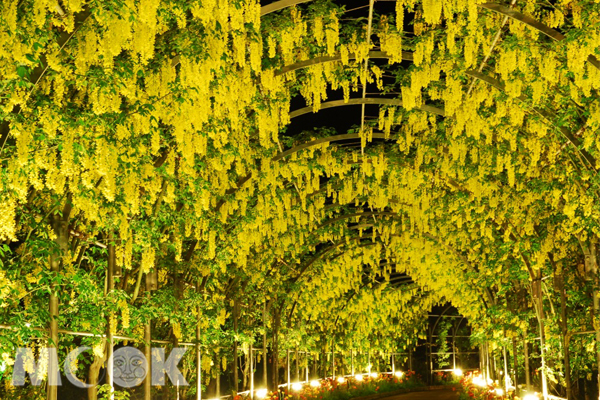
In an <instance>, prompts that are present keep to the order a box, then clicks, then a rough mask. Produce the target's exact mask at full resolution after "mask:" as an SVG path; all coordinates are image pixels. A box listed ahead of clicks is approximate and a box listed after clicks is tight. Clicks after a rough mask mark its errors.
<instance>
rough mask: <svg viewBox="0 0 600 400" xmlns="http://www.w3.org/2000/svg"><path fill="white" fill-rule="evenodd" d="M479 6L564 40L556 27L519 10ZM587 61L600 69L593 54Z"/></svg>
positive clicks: (550, 36) (487, 4) (492, 4)
mask: <svg viewBox="0 0 600 400" xmlns="http://www.w3.org/2000/svg"><path fill="white" fill-rule="evenodd" d="M479 7H481V8H484V9H486V10H490V11H493V12H496V13H498V14H501V15H504V16H505V17H509V18H512V19H514V20H515V21H519V22H522V23H524V24H525V25H528V26H530V27H532V28H533V29H535V30H537V31H538V32H540V33H542V34H543V35H546V36H547V37H549V38H550V39H552V40H554V41H557V42H560V41H562V40H564V39H565V37H566V36H565V35H563V34H562V33H560V32H559V31H557V30H556V29H552V28H550V27H549V26H548V25H546V24H543V23H541V22H539V21H538V20H536V19H534V18H531V17H529V16H527V15H525V14H521V13H520V12H518V11H515V10H513V9H511V8H508V7H506V6H504V5H502V4H497V3H483V4H479ZM587 61H588V62H589V63H590V64H592V65H593V66H594V67H596V68H598V69H600V62H599V61H598V59H597V58H596V57H595V56H594V55H591V54H590V55H589V56H588V58H587Z"/></svg>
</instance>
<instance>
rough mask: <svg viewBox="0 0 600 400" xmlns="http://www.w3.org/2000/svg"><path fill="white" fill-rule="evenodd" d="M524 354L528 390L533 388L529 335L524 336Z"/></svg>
mask: <svg viewBox="0 0 600 400" xmlns="http://www.w3.org/2000/svg"><path fill="white" fill-rule="evenodd" d="M525 335H527V334H525ZM523 354H524V355H525V385H526V386H527V390H531V377H530V376H529V347H528V344H527V336H525V337H524V338H523Z"/></svg>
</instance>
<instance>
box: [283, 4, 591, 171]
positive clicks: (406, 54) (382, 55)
mask: <svg viewBox="0 0 600 400" xmlns="http://www.w3.org/2000/svg"><path fill="white" fill-rule="evenodd" d="M486 4H488V5H489V4H492V5H495V4H493V3H486ZM504 8H506V7H503V6H500V7H499V9H502V10H503V9H504ZM489 9H490V10H494V11H496V8H489ZM508 11H509V12H511V13H513V14H519V13H517V12H514V11H513V10H511V9H508ZM498 12H499V11H498ZM519 15H522V14H519ZM523 17H524V18H526V19H529V20H532V21H534V20H533V19H531V18H529V17H526V16H523ZM540 25H542V26H545V25H543V24H540ZM548 29H550V31H554V30H553V29H551V28H548ZM554 32H556V33H557V34H560V33H559V32H558V31H554ZM560 35H562V34H560ZM563 38H564V36H563ZM561 40H562V39H561ZM371 53H374V54H375V58H389V56H388V55H387V54H386V53H384V52H381V51H377V52H375V51H373V52H369V54H371ZM590 57H591V58H593V59H594V60H595V63H596V64H594V65H596V66H597V67H599V68H600V63H599V62H598V60H596V59H595V58H594V57H593V56H590ZM340 58H341V56H339V55H336V56H333V57H316V58H312V59H309V60H305V61H301V62H298V63H295V64H291V65H289V66H285V67H283V68H282V69H281V70H280V71H283V72H282V73H285V72H288V71H291V70H296V69H300V68H304V67H306V66H309V65H315V64H319V63H323V62H330V61H335V60H338V59H340ZM402 58H403V59H405V60H412V59H413V57H412V54H411V53H409V52H404V51H403V52H402ZM588 61H589V60H588ZM592 61H593V60H592ZM592 61H590V62H592ZM592 63H593V62H592ZM465 74H466V75H468V76H470V77H471V78H474V79H477V80H480V81H483V82H485V83H487V84H489V85H491V86H493V87H494V88H496V89H498V90H499V91H501V92H506V88H505V86H504V84H503V83H502V82H500V81H499V80H497V79H494V78H492V77H490V76H487V75H485V74H483V73H481V72H479V71H475V70H467V71H465ZM372 99H373V98H372ZM517 99H518V100H520V101H522V102H525V101H527V97H525V96H524V95H521V96H519V97H517ZM359 100H361V99H350V101H349V102H348V103H342V101H341V100H334V101H329V102H325V103H323V104H322V105H321V109H326V108H330V107H338V106H341V105H348V104H350V102H351V101H352V102H353V101H359ZM381 100H383V101H384V102H386V103H371V102H367V103H361V102H358V103H354V102H353V103H352V104H387V105H396V106H400V107H401V106H402V101H401V100H398V99H381ZM369 101H371V100H369ZM387 101H389V102H395V103H397V104H390V103H387ZM418 108H419V109H421V110H422V111H426V112H434V113H437V114H438V115H441V116H444V114H443V110H441V109H438V108H436V107H431V106H428V105H423V106H421V107H418ZM434 109H435V110H434ZM533 110H534V111H535V112H536V113H537V114H538V115H540V116H541V117H542V118H544V119H546V120H548V121H549V122H552V121H551V119H553V118H555V117H556V115H555V114H554V113H552V112H548V111H545V110H542V109H540V108H534V109H533ZM311 111H312V107H304V108H301V109H298V110H295V111H292V112H291V113H290V119H291V118H295V117H297V116H300V115H304V114H308V113H309V112H311ZM436 111H437V112H436ZM440 111H441V113H440ZM559 129H560V131H561V133H562V134H563V136H564V137H565V138H566V139H567V140H568V141H569V142H570V143H571V144H572V145H573V146H574V147H575V149H576V150H577V151H578V152H579V153H580V154H581V156H582V157H583V158H584V159H585V160H586V161H587V162H588V163H589V164H590V166H591V167H592V169H593V170H594V171H595V170H596V167H595V166H596V160H595V158H594V157H593V156H592V155H591V154H589V152H587V151H586V150H585V149H581V142H580V141H579V139H577V137H576V136H575V135H573V134H572V133H571V132H570V131H569V130H568V129H567V128H565V127H564V126H560V127H559Z"/></svg>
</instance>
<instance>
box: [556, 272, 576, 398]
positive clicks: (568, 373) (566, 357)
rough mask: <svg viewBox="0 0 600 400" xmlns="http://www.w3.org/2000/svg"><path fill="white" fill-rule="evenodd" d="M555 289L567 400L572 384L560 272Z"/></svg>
mask: <svg viewBox="0 0 600 400" xmlns="http://www.w3.org/2000/svg"><path fill="white" fill-rule="evenodd" d="M555 281H556V286H557V289H558V291H559V293H560V329H561V333H562V339H563V351H564V368H565V383H566V388H567V400H571V399H572V398H573V383H572V382H571V352H570V351H569V327H568V325H567V296H566V293H565V282H564V276H563V272H562V268H561V270H560V271H557V273H556V275H555Z"/></svg>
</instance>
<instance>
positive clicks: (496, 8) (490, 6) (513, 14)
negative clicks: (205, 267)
mask: <svg viewBox="0 0 600 400" xmlns="http://www.w3.org/2000/svg"><path fill="white" fill-rule="evenodd" d="M309 1H311V0H280V1H275V2H273V3H271V4H268V5H266V6H263V7H261V16H264V15H267V14H269V13H272V12H274V11H277V10H281V9H284V8H287V7H290V6H293V5H297V4H301V3H306V2H309ZM479 6H480V7H481V8H483V9H487V10H490V11H493V12H497V13H499V14H502V15H505V16H507V17H510V18H512V19H514V20H516V21H519V22H522V23H525V24H527V25H529V26H530V27H532V28H533V29H536V30H537V31H539V32H540V33H542V34H544V35H546V36H548V37H550V38H551V39H552V40H555V41H562V40H563V39H564V38H565V36H564V35H563V34H562V33H560V32H558V31H557V30H555V29H552V28H550V27H548V26H547V25H545V24H543V23H541V22H539V21H537V20H535V19H533V18H531V17H528V16H526V15H524V14H521V13H519V12H517V11H515V10H512V9H510V8H508V7H505V6H503V5H501V4H497V3H484V4H480V5H479ZM384 54H385V53H383V52H369V57H370V58H385V57H384ZM409 54H410V53H408V52H403V53H402V55H403V59H406V60H410V59H412V54H410V55H409ZM405 56H406V57H405ZM338 59H341V55H340V56H339V57H338V56H337V55H336V56H332V57H317V58H315V59H312V60H305V61H301V62H297V63H295V64H291V65H289V66H285V67H283V68H282V69H280V70H279V71H277V72H276V74H277V75H281V74H284V73H286V72H289V71H293V70H296V69H299V68H304V67H306V66H309V65H313V64H316V63H319V62H329V61H335V60H338ZM588 61H589V62H590V63H592V65H594V66H595V67H596V68H599V69H600V63H599V62H598V60H597V58H596V57H594V56H593V55H590V56H589V57H588ZM178 63H179V57H178V56H176V57H174V58H173V60H172V65H173V66H175V65H177V64H178ZM466 73H467V74H468V75H470V76H472V77H473V78H476V79H479V80H483V81H485V82H487V83H488V84H490V85H492V86H494V87H496V88H497V89H498V90H501V91H504V86H503V85H502V84H501V83H500V82H499V81H497V80H495V79H493V78H491V77H488V76H486V75H484V74H482V73H479V72H477V71H466ZM519 99H520V100H523V98H521V97H520V98H519ZM353 100H355V101H356V100H362V99H353ZM328 103H331V102H326V103H323V105H324V104H328ZM356 104H364V103H361V102H358V103H356ZM371 104H372V103H371ZM330 106H331V107H333V106H338V105H333V104H330ZM400 106H401V102H400ZM307 108H308V107H307ZM323 108H326V107H323ZM302 110H303V109H300V110H296V111H295V112H297V113H298V112H301V111H302ZM540 111H541V110H538V113H539V112H540ZM308 112H310V110H307V111H306V112H303V113H301V114H298V115H303V114H305V113H308ZM292 113H294V112H292ZM541 115H542V116H543V117H544V118H548V116H549V114H548V113H544V112H542V114H541ZM296 116H297V115H296ZM290 118H293V116H292V115H290ZM561 132H562V133H563V134H564V135H565V136H566V137H567V139H568V140H569V142H570V143H571V144H573V145H574V146H575V148H576V149H577V150H578V151H579V152H580V153H581V154H582V156H583V157H584V158H585V159H586V160H587V161H588V162H589V163H590V164H591V165H592V168H594V166H595V160H594V159H593V157H591V155H589V154H586V153H587V152H586V151H585V150H584V149H581V150H580V149H579V141H578V139H577V138H576V137H574V136H573V135H572V134H571V133H570V132H568V130H566V129H565V128H564V127H561ZM567 134H568V135H567ZM573 139H574V140H573ZM250 178H251V174H249V175H247V176H246V177H244V178H242V179H241V180H240V181H238V182H239V183H238V185H237V186H238V188H239V187H240V186H242V185H243V184H244V183H246V182H247V181H248V180H249V179H250ZM238 188H236V189H230V191H228V194H231V193H235V191H237V190H238ZM224 201H225V200H221V201H220V202H219V204H218V206H217V209H219V208H220V207H221V206H222V205H223V203H224ZM194 247H195V243H194V244H193V246H191V247H190V248H189V252H190V253H191V252H193V248H194ZM190 256H191V254H190Z"/></svg>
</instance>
